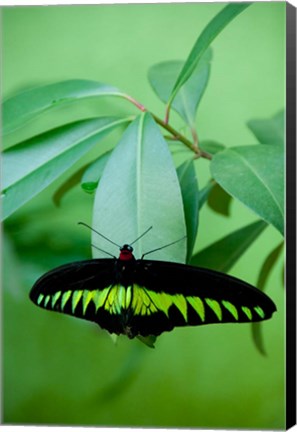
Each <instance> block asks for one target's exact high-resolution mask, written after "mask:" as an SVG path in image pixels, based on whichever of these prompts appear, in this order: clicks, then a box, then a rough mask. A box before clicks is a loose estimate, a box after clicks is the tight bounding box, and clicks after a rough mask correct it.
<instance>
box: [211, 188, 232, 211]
mask: <svg viewBox="0 0 297 432" xmlns="http://www.w3.org/2000/svg"><path fill="white" fill-rule="evenodd" d="M231 199H232V197H231V195H229V194H228V193H227V192H226V191H225V190H224V189H223V188H222V187H221V186H220V185H219V184H218V183H216V184H215V185H214V187H213V188H212V190H211V191H210V193H209V196H208V200H207V202H208V205H209V207H210V208H211V209H212V210H213V211H215V212H216V213H219V214H221V215H223V216H230V204H231Z"/></svg>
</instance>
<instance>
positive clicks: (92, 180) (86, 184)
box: [81, 151, 112, 193]
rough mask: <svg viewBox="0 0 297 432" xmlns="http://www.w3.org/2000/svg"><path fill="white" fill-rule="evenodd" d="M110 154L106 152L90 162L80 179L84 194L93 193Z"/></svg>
mask: <svg viewBox="0 0 297 432" xmlns="http://www.w3.org/2000/svg"><path fill="white" fill-rule="evenodd" d="M111 153H112V152H111V151H108V152H106V153H104V154H103V155H101V156H99V158H98V159H96V160H95V161H94V162H92V163H91V164H90V165H89V166H88V168H87V169H86V170H85V172H84V174H83V176H82V179H81V187H82V189H83V190H84V191H85V192H88V193H93V192H95V190H96V188H97V186H98V183H99V181H100V178H101V176H102V174H103V171H104V168H105V165H106V163H107V161H108V158H109V157H110V155H111Z"/></svg>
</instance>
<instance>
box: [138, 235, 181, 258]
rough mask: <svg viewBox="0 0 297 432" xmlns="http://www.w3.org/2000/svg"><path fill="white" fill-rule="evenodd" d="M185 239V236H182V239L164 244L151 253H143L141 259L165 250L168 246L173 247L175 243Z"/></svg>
mask: <svg viewBox="0 0 297 432" xmlns="http://www.w3.org/2000/svg"><path fill="white" fill-rule="evenodd" d="M185 238H187V236H184V237H182V238H180V239H179V240H175V241H174V242H171V243H168V244H166V245H164V246H161V247H158V248H157V249H153V250H151V251H149V252H146V253H144V254H143V255H142V257H141V259H143V257H145V256H146V255H148V254H150V253H153V252H156V251H158V250H161V249H165V248H167V247H168V246H171V245H174V244H175V243H178V242H180V241H182V240H184V239H185Z"/></svg>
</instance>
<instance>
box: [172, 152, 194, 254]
mask: <svg viewBox="0 0 297 432" xmlns="http://www.w3.org/2000/svg"><path fill="white" fill-rule="evenodd" d="M177 175H178V179H179V184H180V189H181V193H182V198H183V204H184V212H185V220H186V227H187V262H189V260H190V258H191V256H192V252H193V248H194V244H195V240H196V236H197V230H198V224H199V188H198V180H197V177H196V172H195V167H194V163H193V160H192V159H190V160H187V161H185V162H184V163H183V164H182V165H180V166H179V167H178V169H177Z"/></svg>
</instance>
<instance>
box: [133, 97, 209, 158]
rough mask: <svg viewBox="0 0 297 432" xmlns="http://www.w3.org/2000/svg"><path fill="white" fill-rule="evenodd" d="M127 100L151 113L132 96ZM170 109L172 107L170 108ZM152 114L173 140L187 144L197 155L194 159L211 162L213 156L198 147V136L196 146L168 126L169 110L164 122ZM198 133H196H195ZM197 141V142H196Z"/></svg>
mask: <svg viewBox="0 0 297 432" xmlns="http://www.w3.org/2000/svg"><path fill="white" fill-rule="evenodd" d="M125 99H127V100H128V101H130V102H132V103H133V105H135V106H136V107H137V108H138V109H140V110H141V111H143V112H145V111H147V112H150V111H148V110H147V109H146V108H145V106H144V105H142V104H141V103H139V102H137V101H136V100H135V99H133V98H132V97H131V96H129V95H127V94H126V95H125ZM168 108H170V106H168ZM150 114H151V115H152V117H153V119H154V120H155V122H156V123H158V124H159V125H160V126H162V127H163V128H164V129H166V130H167V131H168V132H169V133H170V134H171V135H172V136H173V139H175V140H178V141H181V142H182V143H183V144H185V145H186V146H187V147H188V148H189V149H190V150H191V151H192V152H194V153H195V156H194V159H198V158H200V157H203V158H204V159H208V160H211V159H212V155H211V154H210V153H207V152H206V151H204V150H201V149H200V148H199V147H198V136H197V135H196V136H197V142H195V143H194V144H193V143H192V142H191V141H190V140H188V138H186V137H185V136H184V135H182V134H180V133H179V132H178V131H177V130H176V129H174V128H173V127H172V126H170V124H168V119H169V109H168V111H166V119H165V120H162V119H161V118H160V117H158V116H156V115H155V114H153V113H152V112H150ZM195 133H196V132H195ZM193 137H194V139H195V135H193ZM195 141H196V140H195Z"/></svg>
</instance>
